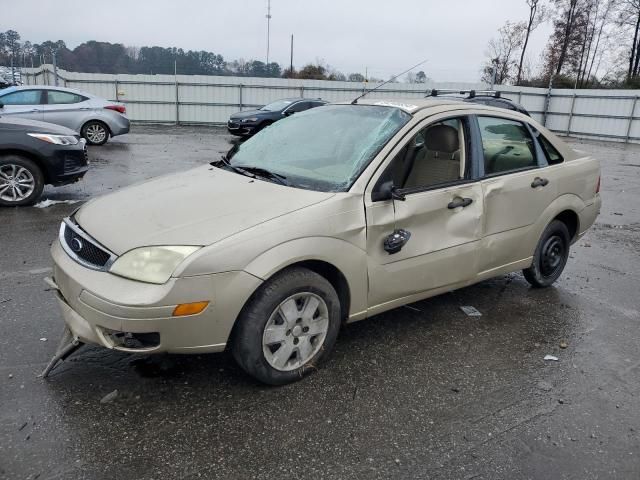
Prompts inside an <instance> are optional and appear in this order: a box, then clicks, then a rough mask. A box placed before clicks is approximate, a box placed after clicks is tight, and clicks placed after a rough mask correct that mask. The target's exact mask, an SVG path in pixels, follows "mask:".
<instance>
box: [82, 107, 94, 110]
mask: <svg viewBox="0 0 640 480" xmlns="http://www.w3.org/2000/svg"><path fill="white" fill-rule="evenodd" d="M80 110H91V109H90V108H89V107H82V108H81V109H80Z"/></svg>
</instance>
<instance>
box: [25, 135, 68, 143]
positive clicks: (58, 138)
mask: <svg viewBox="0 0 640 480" xmlns="http://www.w3.org/2000/svg"><path fill="white" fill-rule="evenodd" d="M27 135H29V136H30V137H33V138H37V139H38V140H42V141H43V142H47V143H53V144H55V145H77V144H78V139H77V138H76V137H74V136H73V135H52V134H50V133H27Z"/></svg>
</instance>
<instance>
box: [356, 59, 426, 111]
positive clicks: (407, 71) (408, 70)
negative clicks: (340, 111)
mask: <svg viewBox="0 0 640 480" xmlns="http://www.w3.org/2000/svg"><path fill="white" fill-rule="evenodd" d="M426 62H427V60H423V61H421V62H420V63H417V64H415V65H414V66H413V67H411V68H408V69H407V70H405V71H404V72H402V73H399V74H397V75H394V76H393V77H391V78H390V79H389V80H387V81H386V82H384V83H381V84H380V85H378V86H377V87H376V88H372V89H371V90H367V91H366V92H364V93H363V94H362V95H359V96H357V97H356V98H354V99H353V101H352V102H351V105H355V104H357V103H358V100H360V99H361V98H362V97H364V96H365V95H369V94H370V93H371V92H375V91H376V90H378V89H379V88H380V87H382V86H383V85H386V84H387V83H389V82H393V81H394V80H395V79H396V78H398V77H399V76H400V75H404V74H405V73H409V72H410V71H411V70H413V69H414V68H416V67H419V66H420V65H422V64H423V63H426Z"/></svg>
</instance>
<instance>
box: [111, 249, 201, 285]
mask: <svg viewBox="0 0 640 480" xmlns="http://www.w3.org/2000/svg"><path fill="white" fill-rule="evenodd" d="M198 249H200V247H190V246H162V247H142V248H136V249H134V250H130V251H128V252H127V253H125V254H124V255H122V256H121V257H119V258H118V259H117V260H116V261H115V263H114V264H113V265H112V266H111V268H110V269H109V271H110V272H111V273H114V274H116V275H120V276H121V277H126V278H130V279H131V280H138V281H140V282H147V283H157V284H162V283H166V282H167V280H169V278H170V277H171V275H172V274H173V272H174V271H175V269H176V268H177V267H178V265H180V263H182V261H183V260H184V259H185V258H187V257H188V256H189V255H191V254H192V253H194V252H195V251H196V250H198Z"/></svg>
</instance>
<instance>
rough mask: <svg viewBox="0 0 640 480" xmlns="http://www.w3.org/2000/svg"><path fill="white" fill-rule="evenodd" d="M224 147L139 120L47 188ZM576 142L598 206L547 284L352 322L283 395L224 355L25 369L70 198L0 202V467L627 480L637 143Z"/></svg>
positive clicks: (635, 464)
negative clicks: (598, 165) (473, 311)
mask: <svg viewBox="0 0 640 480" xmlns="http://www.w3.org/2000/svg"><path fill="white" fill-rule="evenodd" d="M230 142H231V138H230V137H229V136H228V135H227V134H226V132H225V131H224V130H222V129H217V128H211V127H172V126H137V125H136V126H134V128H133V131H132V133H131V134H129V135H126V136H123V137H117V138H115V139H113V140H112V141H111V142H110V143H108V144H107V145H106V146H104V147H95V148H91V149H90V158H91V161H92V168H91V170H90V172H89V173H88V174H87V176H86V179H85V180H83V181H81V182H80V183H78V184H75V185H71V186H67V187H63V188H58V189H53V188H50V187H47V189H46V190H45V195H44V198H48V199H52V200H69V201H85V200H87V199H89V198H91V197H93V196H95V195H99V194H102V193H105V192H108V191H111V190H113V189H117V188H119V187H122V186H125V185H128V184H131V183H134V182H139V181H143V180H145V179H147V178H151V177H154V176H157V175H161V174H169V175H170V174H171V173H172V172H176V171H180V170H183V169H186V168H190V167H193V166H197V165H200V164H203V163H206V162H210V161H212V160H215V159H216V158H217V157H219V155H220V154H221V153H222V152H225V151H226V150H228V149H229V148H230V147H231V143H230ZM570 143H571V144H572V145H573V146H574V147H575V148H578V149H581V150H585V151H589V152H591V153H592V154H594V155H595V156H597V157H598V158H600V160H601V161H602V168H603V177H602V197H603V209H602V214H601V216H600V217H599V218H598V221H597V224H596V225H595V226H594V227H593V228H592V229H591V231H590V232H589V233H588V234H587V235H586V236H585V237H584V238H583V239H582V240H580V241H579V242H578V243H577V244H576V245H574V246H573V248H572V255H571V259H570V261H569V263H568V266H567V268H566V270H565V273H564V274H563V276H562V277H561V279H560V280H559V281H558V283H557V284H556V286H555V287H553V288H549V289H545V290H535V289H531V288H529V286H528V284H527V283H526V282H525V280H524V278H523V277H522V275H521V274H519V273H515V274H511V275H506V276H501V277H498V278H495V279H493V280H489V281H485V282H482V283H480V284H478V285H475V286H472V287H469V288H465V289H462V290H459V291H456V292H453V293H449V294H446V295H442V296H440V297H436V298H433V299H430V300H426V301H422V302H418V303H415V304H412V305H410V306H407V307H403V308H399V309H396V310H393V311H391V312H387V313H385V314H382V315H379V316H377V317H375V318H372V319H369V320H366V321H363V322H359V323H356V324H352V325H349V326H347V327H345V328H344V330H343V331H342V332H341V334H340V336H339V338H338V342H337V345H336V348H335V351H334V354H333V356H332V359H331V360H330V361H329V362H328V363H327V364H326V365H325V366H324V367H323V368H321V369H320V370H319V371H318V372H316V373H314V374H313V375H311V376H310V377H308V378H307V379H305V380H303V381H301V382H298V383H295V384H292V385H288V386H284V387H266V386H264V385H261V384H258V383H256V382H255V381H254V380H252V379H251V378H249V377H248V376H247V375H245V374H244V373H243V372H242V371H241V370H240V368H239V367H237V366H236V365H235V363H234V362H233V360H232V358H231V356H230V355H229V354H226V353H222V354H212V355H197V356H177V355H161V356H143V355H128V354H123V353H119V352H114V351H109V350H106V349H102V348H97V347H85V348H83V349H82V350H80V351H79V352H78V353H77V354H75V355H74V356H73V357H71V358H70V359H69V360H68V361H67V362H65V363H64V364H63V365H62V366H61V367H60V368H58V369H57V370H55V372H54V373H53V374H52V375H51V377H50V378H49V379H46V380H43V379H41V378H38V374H39V373H40V372H41V371H42V369H43V368H44V366H45V365H46V363H47V362H48V361H49V359H50V358H51V356H52V355H53V353H54V351H55V349H56V346H57V343H58V339H59V337H60V335H61V333H62V317H61V314H60V312H59V311H58V307H57V305H56V303H55V299H54V296H53V294H52V292H50V291H48V290H47V288H48V287H47V286H46V285H45V284H44V283H43V278H44V277H45V276H47V275H48V274H49V273H50V265H51V262H50V259H49V246H50V245H51V242H52V241H53V240H54V239H55V237H56V235H57V230H58V227H59V223H60V219H61V218H62V217H64V216H66V215H68V214H69V213H70V212H71V211H73V210H74V209H75V208H76V207H77V206H78V204H56V205H53V206H50V207H48V208H41V209H40V208H33V207H30V208H8V209H7V208H5V209H0V478H2V479H11V480H13V479H40V480H44V479H65V480H66V479H92V480H93V479H198V478H224V479H226V478H229V479H244V478H260V479H262V478H264V479H273V478H280V479H289V478H292V479H294V478H295V479H316V478H318V479H320V478H322V479H347V478H356V479H360V478H362V479H378V478H384V479H387V478H423V479H427V478H428V479H434V478H442V479H510V480H511V479H552V478H553V479H581V480H582V479H596V478H598V479H601V478H602V479H605V478H606V479H609V478H612V479H613V478H616V479H638V478H640V436H639V432H640V381H639V379H640V355H639V353H640V145H626V146H625V145H622V144H616V143H602V142H594V141H579V140H575V139H574V140H571V142H570ZM123 214H126V212H123ZM461 306H473V307H475V308H477V309H478V310H479V311H480V312H481V313H482V316H481V317H469V316H467V315H465V313H463V312H462V311H461V310H460V307H461ZM545 355H554V356H556V357H557V358H558V361H557V362H556V361H545V360H543V358H544V357H545Z"/></svg>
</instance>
